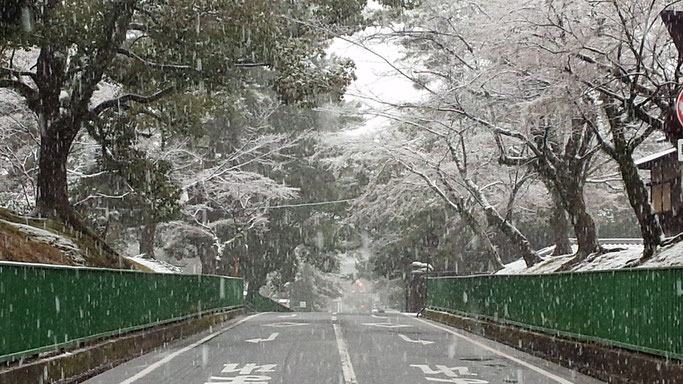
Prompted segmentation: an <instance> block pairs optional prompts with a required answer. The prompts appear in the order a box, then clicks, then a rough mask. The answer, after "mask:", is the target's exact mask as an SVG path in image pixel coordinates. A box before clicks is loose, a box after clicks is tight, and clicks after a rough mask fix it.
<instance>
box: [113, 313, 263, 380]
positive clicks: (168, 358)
mask: <svg viewBox="0 0 683 384" xmlns="http://www.w3.org/2000/svg"><path fill="white" fill-rule="evenodd" d="M260 315H261V313H257V314H255V315H251V316H249V317H246V318H244V319H242V320H240V321H238V322H236V323H235V324H233V325H231V326H229V327H227V328H224V329H222V330H220V331H218V332H214V333H212V334H210V335H209V336H207V337H205V338H203V339H201V340H199V341H198V342H196V343H194V344H192V345H188V346H187V347H185V348H183V349H181V350H179V351H177V352H173V353H171V354H170V355H168V356H166V357H164V358H163V359H161V360H159V361H157V362H156V363H154V364H152V365H150V366H148V367H147V368H145V369H143V370H142V371H140V372H138V373H137V374H136V375H134V376H132V377H131V378H129V379H127V380H125V381H122V382H121V384H131V383H134V382H136V381H138V380H139V379H141V378H143V377H145V376H147V375H148V374H149V373H150V372H152V371H154V370H155V369H157V368H159V367H161V366H162V365H164V364H166V363H168V362H169V361H171V360H172V359H174V358H175V357H176V356H178V355H180V354H182V353H185V352H187V351H189V350H191V349H193V348H195V347H197V346H199V345H202V344H204V343H206V342H207V341H209V340H211V339H213V338H214V337H216V336H218V335H220V334H221V333H224V332H227V331H228V330H230V329H233V328H235V327H236V326H238V325H240V324H242V323H244V322H245V321H247V320H249V319H253V318H254V317H256V316H260Z"/></svg>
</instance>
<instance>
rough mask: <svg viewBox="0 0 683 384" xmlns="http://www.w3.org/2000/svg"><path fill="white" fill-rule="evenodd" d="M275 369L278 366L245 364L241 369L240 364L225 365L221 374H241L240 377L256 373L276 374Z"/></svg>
mask: <svg viewBox="0 0 683 384" xmlns="http://www.w3.org/2000/svg"><path fill="white" fill-rule="evenodd" d="M275 367H277V364H263V365H256V364H252V363H249V364H244V367H242V368H239V364H225V368H223V370H222V371H221V373H239V374H240V375H251V374H252V373H254V372H257V373H271V372H275Z"/></svg>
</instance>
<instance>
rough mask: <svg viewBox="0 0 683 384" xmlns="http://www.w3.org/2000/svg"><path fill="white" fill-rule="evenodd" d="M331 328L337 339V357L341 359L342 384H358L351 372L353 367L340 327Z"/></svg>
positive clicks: (354, 374) (354, 373) (336, 325)
mask: <svg viewBox="0 0 683 384" xmlns="http://www.w3.org/2000/svg"><path fill="white" fill-rule="evenodd" d="M332 327H333V328H334V335H335V336H336V337H337V348H338V349H339V357H341V364H342V373H343V374H344V383H345V384H358V381H356V372H354V371H353V365H351V358H350V357H349V351H348V349H346V341H344V335H343V334H342V330H341V327H340V326H339V324H332Z"/></svg>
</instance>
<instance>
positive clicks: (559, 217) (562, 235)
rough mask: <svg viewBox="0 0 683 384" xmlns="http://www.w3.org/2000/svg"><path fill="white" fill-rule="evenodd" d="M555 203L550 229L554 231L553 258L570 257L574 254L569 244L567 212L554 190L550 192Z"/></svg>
mask: <svg viewBox="0 0 683 384" xmlns="http://www.w3.org/2000/svg"><path fill="white" fill-rule="evenodd" d="M550 195H551V198H552V202H553V208H552V213H551V216H550V227H551V228H552V230H553V243H554V244H555V250H553V256H559V255H568V254H571V253H572V246H571V243H570V242H569V221H568V220H567V211H565V209H564V207H563V205H562V198H561V197H560V195H559V194H558V193H557V191H555V190H554V189H553V190H551V191H550Z"/></svg>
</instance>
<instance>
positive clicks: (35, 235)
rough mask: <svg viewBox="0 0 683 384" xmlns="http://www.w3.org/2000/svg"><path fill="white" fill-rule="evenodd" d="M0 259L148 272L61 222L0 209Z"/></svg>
mask: <svg viewBox="0 0 683 384" xmlns="http://www.w3.org/2000/svg"><path fill="white" fill-rule="evenodd" d="M0 260H1V261H16V262H25V263H40V264H60V265H74V266H75V265H80V266H89V267H102V268H117V269H138V270H147V271H148V270H149V268H146V267H144V266H142V265H140V264H138V263H135V262H132V261H130V260H128V259H127V258H125V257H123V256H121V255H118V254H114V253H110V252H106V251H105V250H102V249H100V248H99V247H97V246H95V242H94V241H93V239H92V238H90V237H88V236H86V235H83V234H82V233H80V232H75V231H73V230H71V229H70V228H69V227H67V226H65V225H64V224H62V223H60V222H57V221H55V220H50V219H37V218H30V217H23V216H18V215H15V214H13V213H12V212H10V211H8V210H6V209H2V208H0Z"/></svg>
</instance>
